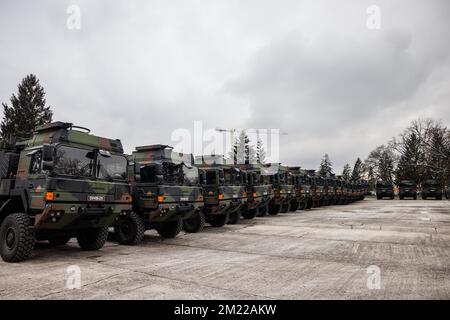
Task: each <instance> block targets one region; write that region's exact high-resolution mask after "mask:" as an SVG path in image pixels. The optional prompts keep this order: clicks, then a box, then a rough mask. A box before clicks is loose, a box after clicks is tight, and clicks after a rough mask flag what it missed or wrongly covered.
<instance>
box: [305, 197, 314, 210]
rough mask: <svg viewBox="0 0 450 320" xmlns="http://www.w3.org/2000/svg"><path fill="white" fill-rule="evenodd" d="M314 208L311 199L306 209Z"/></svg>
mask: <svg viewBox="0 0 450 320" xmlns="http://www.w3.org/2000/svg"><path fill="white" fill-rule="evenodd" d="M312 207H313V201H312V199H309V200H308V201H307V202H306V205H305V209H311V208H312Z"/></svg>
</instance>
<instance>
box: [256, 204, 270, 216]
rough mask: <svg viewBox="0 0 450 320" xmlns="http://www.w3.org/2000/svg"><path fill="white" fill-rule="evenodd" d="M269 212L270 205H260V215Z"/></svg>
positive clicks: (265, 214)
mask: <svg viewBox="0 0 450 320" xmlns="http://www.w3.org/2000/svg"><path fill="white" fill-rule="evenodd" d="M268 214H269V205H268V204H267V203H266V204H265V205H263V206H259V207H258V214H257V216H258V217H265V216H267V215H268Z"/></svg>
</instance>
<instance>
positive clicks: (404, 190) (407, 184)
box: [398, 180, 417, 200]
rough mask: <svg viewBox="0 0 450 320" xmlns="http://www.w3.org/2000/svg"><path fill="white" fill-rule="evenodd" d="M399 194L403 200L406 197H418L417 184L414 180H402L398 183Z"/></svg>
mask: <svg viewBox="0 0 450 320" xmlns="http://www.w3.org/2000/svg"><path fill="white" fill-rule="evenodd" d="M398 188H399V191H398V195H399V198H400V200H403V199H404V198H407V197H409V198H413V199H414V200H416V199H417V184H416V183H415V182H414V181H412V180H401V181H400V182H399V183H398Z"/></svg>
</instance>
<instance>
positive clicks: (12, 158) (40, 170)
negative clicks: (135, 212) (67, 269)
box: [0, 122, 131, 262]
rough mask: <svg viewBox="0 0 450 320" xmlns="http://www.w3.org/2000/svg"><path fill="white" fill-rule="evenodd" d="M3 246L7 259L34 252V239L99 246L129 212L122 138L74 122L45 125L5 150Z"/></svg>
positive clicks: (0, 192)
mask: <svg viewBox="0 0 450 320" xmlns="http://www.w3.org/2000/svg"><path fill="white" fill-rule="evenodd" d="M0 168H1V179H0V201H1V205H0V222H1V228H0V241H1V242H0V251H1V256H2V258H3V260H4V261H7V262H18V261H23V260H26V259H27V258H29V257H30V256H31V255H32V250H33V248H34V244H35V241H36V240H38V241H41V240H48V241H49V242H50V243H51V244H53V245H63V244H66V243H67V242H68V241H69V240H70V239H71V238H72V237H76V238H77V240H78V244H79V246H80V247H81V249H83V250H98V249H100V248H102V247H103V245H104V244H105V242H106V239H107V236H108V227H109V226H110V225H112V224H113V222H114V220H115V219H116V218H117V217H118V216H119V215H120V214H125V213H128V212H130V211H131V194H130V193H131V192H130V186H129V185H128V183H127V176H126V172H127V158H126V157H125V155H124V154H123V148H122V143H121V142H120V140H115V139H107V138H102V137H98V136H94V135H92V134H90V133H89V130H88V129H86V128H82V127H77V126H75V125H73V124H71V123H65V122H54V123H50V124H46V125H43V126H39V127H37V128H36V129H35V132H34V134H33V136H32V137H31V138H30V139H27V140H22V141H19V142H14V141H12V140H11V141H10V142H9V143H6V142H4V143H3V144H2V148H1V151H0Z"/></svg>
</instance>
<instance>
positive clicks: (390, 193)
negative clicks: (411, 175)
mask: <svg viewBox="0 0 450 320" xmlns="http://www.w3.org/2000/svg"><path fill="white" fill-rule="evenodd" d="M396 188H397V189H398V196H399V198H400V200H403V199H405V198H412V199H414V200H416V199H417V196H418V195H419V194H420V195H421V196H422V199H423V200H427V199H429V198H434V199H437V200H442V198H443V196H444V195H445V194H446V191H445V189H444V186H443V185H442V184H441V183H439V182H438V181H437V180H433V179H428V180H425V181H424V182H423V183H422V184H421V185H420V191H419V186H418V185H417V184H416V183H415V182H414V181H412V180H401V181H399V182H398V183H397V185H395V184H394V182H392V181H378V182H377V184H376V194H377V199H378V200H380V199H383V198H389V199H391V200H392V199H394V198H395V189H396Z"/></svg>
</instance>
